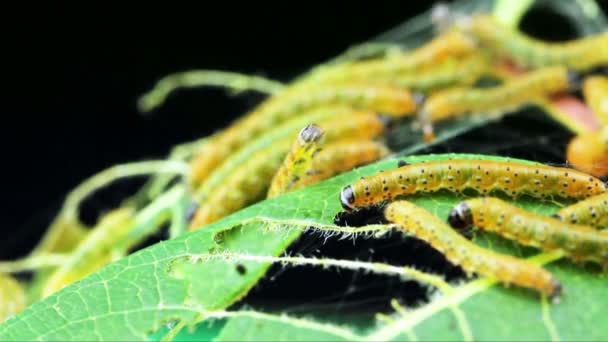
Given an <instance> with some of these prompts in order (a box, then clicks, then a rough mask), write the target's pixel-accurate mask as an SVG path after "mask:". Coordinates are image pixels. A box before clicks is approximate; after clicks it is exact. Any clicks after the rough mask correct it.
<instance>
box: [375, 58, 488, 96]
mask: <svg viewBox="0 0 608 342" xmlns="http://www.w3.org/2000/svg"><path fill="white" fill-rule="evenodd" d="M488 70H489V60H488V58H487V56H486V55H485V54H483V53H475V54H472V55H469V56H466V57H463V58H462V59H459V60H456V59H448V60H446V61H444V62H443V63H441V64H439V65H437V66H436V67H434V68H432V69H428V70H423V71H420V72H416V73H409V74H403V75H402V74H393V75H387V77H386V78H385V79H379V80H375V81H377V82H382V83H388V84H392V85H396V86H399V87H405V88H408V89H411V90H414V91H418V92H422V93H430V92H432V91H436V90H439V89H443V88H447V87H452V86H456V85H458V86H467V85H471V84H473V83H475V82H476V81H477V80H478V79H479V78H481V76H482V75H483V74H484V73H486V72H487V71H488Z"/></svg>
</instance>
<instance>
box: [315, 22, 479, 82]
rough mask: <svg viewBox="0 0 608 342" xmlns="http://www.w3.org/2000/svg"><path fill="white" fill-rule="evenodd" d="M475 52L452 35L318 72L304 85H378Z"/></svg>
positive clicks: (467, 40)
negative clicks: (399, 51)
mask: <svg viewBox="0 0 608 342" xmlns="http://www.w3.org/2000/svg"><path fill="white" fill-rule="evenodd" d="M475 48H476V45H475V43H474V41H473V40H472V39H471V38H469V37H468V36H467V35H465V34H462V33H461V32H457V31H452V32H448V33H446V34H443V35H440V36H438V37H436V38H435V39H433V40H431V41H430V42H428V43H426V44H424V45H422V46H421V47H419V48H417V49H415V50H412V51H407V52H404V53H399V54H395V53H393V54H390V55H388V56H387V57H384V58H376V59H371V60H363V61H355V62H350V63H345V64H338V65H332V66H326V67H323V68H320V69H318V70H317V71H315V72H314V73H313V74H311V75H310V76H309V77H308V78H307V79H305V80H304V83H305V84H332V83H345V82H377V81H383V80H384V81H386V80H391V79H395V78H396V77H404V76H405V77H412V76H414V75H417V74H419V73H420V71H424V70H429V69H433V68H435V67H436V66H437V65H438V64H440V63H442V62H443V61H445V60H446V59H449V58H459V57H463V56H466V55H469V54H471V53H473V52H474V51H475Z"/></svg>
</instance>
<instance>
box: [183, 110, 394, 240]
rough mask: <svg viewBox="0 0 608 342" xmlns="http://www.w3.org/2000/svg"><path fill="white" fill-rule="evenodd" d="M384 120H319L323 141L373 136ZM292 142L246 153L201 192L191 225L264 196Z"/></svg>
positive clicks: (358, 117) (368, 116)
mask: <svg viewBox="0 0 608 342" xmlns="http://www.w3.org/2000/svg"><path fill="white" fill-rule="evenodd" d="M384 124H385V122H384V120H383V119H381V118H379V117H378V116H377V115H372V114H370V113H361V114H359V115H353V116H351V117H349V118H348V120H345V119H344V118H339V117H334V118H331V120H327V121H325V122H319V123H318V125H319V126H320V127H321V129H322V130H323V131H324V132H325V138H324V141H325V142H326V143H331V142H333V141H337V140H342V139H346V138H352V139H372V138H373V137H375V136H377V135H379V134H381V133H382V132H383V130H384V128H385V126H384ZM292 144H293V137H292V138H290V139H283V140H279V141H275V142H273V143H272V144H271V145H269V146H267V147H266V148H264V149H262V150H260V151H258V152H257V153H255V154H253V155H249V158H248V159H245V160H244V161H243V163H241V164H240V165H239V166H238V167H236V168H234V169H233V170H232V171H231V172H229V173H228V174H226V175H225V176H224V177H223V178H222V181H221V183H220V184H218V186H216V187H214V188H212V189H209V191H208V192H207V193H205V194H203V200H202V203H201V206H200V207H199V209H198V210H197V212H196V214H195V216H194V218H193V221H192V222H191V224H190V228H191V229H196V228H200V227H202V226H203V225H205V224H208V223H211V222H214V221H216V220H218V219H220V218H222V217H224V216H226V215H228V214H231V213H233V212H235V211H237V210H239V209H241V208H243V207H245V206H246V205H248V204H251V203H253V202H255V201H256V200H258V199H261V198H263V197H264V195H265V193H266V191H267V189H268V186H269V185H270V182H271V180H272V177H273V176H274V174H275V173H276V172H277V170H278V169H279V167H280V166H281V164H282V162H283V159H284V158H285V155H286V154H287V153H288V151H289V149H290V147H291V146H292Z"/></svg>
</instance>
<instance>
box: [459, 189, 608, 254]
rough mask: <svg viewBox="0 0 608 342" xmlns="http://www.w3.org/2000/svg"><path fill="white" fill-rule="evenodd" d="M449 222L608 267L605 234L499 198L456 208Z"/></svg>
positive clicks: (476, 201)
mask: <svg viewBox="0 0 608 342" xmlns="http://www.w3.org/2000/svg"><path fill="white" fill-rule="evenodd" d="M448 221H449V223H450V225H451V226H452V227H454V228H456V229H468V228H471V227H473V226H475V227H477V228H479V229H482V230H486V231H490V232H494V233H496V234H498V235H500V236H502V237H504V238H507V239H509V240H514V241H517V242H518V243H520V244H522V245H525V246H532V247H536V248H540V249H542V250H545V251H555V250H558V251H562V252H563V253H564V254H565V255H566V256H567V257H568V258H570V259H572V260H575V261H592V262H596V263H599V264H601V265H603V266H606V265H607V264H606V261H608V234H606V232H602V231H597V230H596V229H593V228H592V227H590V226H583V225H574V224H569V223H566V222H562V221H560V220H558V219H556V218H552V217H547V216H541V215H538V214H535V213H532V212H529V211H526V210H524V209H521V208H519V207H516V206H514V205H511V204H508V203H506V202H504V201H502V200H500V199H498V198H492V197H480V198H473V199H469V200H465V201H463V202H461V203H460V204H458V205H457V206H456V207H454V209H453V210H452V211H451V212H450V214H449V218H448Z"/></svg>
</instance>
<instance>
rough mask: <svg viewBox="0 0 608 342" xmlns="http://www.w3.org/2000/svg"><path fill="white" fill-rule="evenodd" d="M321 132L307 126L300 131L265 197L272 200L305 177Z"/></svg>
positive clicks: (316, 127)
mask: <svg viewBox="0 0 608 342" xmlns="http://www.w3.org/2000/svg"><path fill="white" fill-rule="evenodd" d="M321 137H323V130H322V129H321V128H320V127H319V126H317V125H314V124H312V125H308V126H306V127H304V128H302V130H301V131H300V133H299V134H298V138H297V139H296V141H295V142H294V143H293V145H292V147H291V149H290V151H289V153H287V156H286V157H285V160H284V161H283V164H281V167H280V168H279V170H278V171H277V172H276V173H275V175H274V177H273V178H272V181H271V183H270V189H268V195H267V196H266V197H268V198H272V197H275V196H277V195H280V194H281V193H284V192H288V191H289V190H291V189H292V187H293V186H294V184H295V183H296V182H297V181H298V180H300V179H301V178H302V177H304V176H305V175H306V172H307V171H309V170H310V168H311V166H312V160H313V157H314V156H315V155H316V154H317V153H318V152H319V151H320V140H321Z"/></svg>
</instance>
